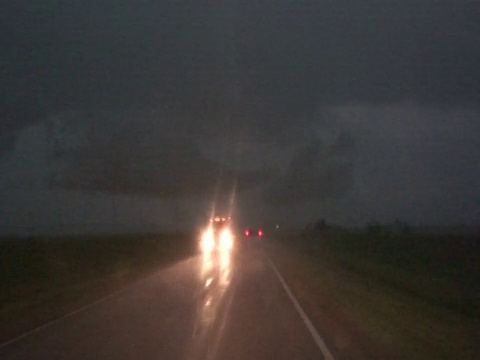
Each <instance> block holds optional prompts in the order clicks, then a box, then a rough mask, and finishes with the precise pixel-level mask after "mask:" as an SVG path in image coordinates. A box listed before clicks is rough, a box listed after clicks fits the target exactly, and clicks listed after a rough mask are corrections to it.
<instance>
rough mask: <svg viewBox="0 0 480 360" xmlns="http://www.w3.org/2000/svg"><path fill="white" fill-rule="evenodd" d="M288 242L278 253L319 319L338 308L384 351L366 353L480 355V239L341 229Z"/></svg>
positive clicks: (349, 348)
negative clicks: (479, 341) (479, 340)
mask: <svg viewBox="0 0 480 360" xmlns="http://www.w3.org/2000/svg"><path fill="white" fill-rule="evenodd" d="M277 245H278V244H277ZM281 248H282V249H283V252H284V255H283V256H282V255H281V254H279V252H278V251H277V252H276V254H277V255H276V258H275V260H276V261H277V262H278V263H279V265H280V266H281V267H282V270H283V272H284V273H285V276H286V277H287V278H288V279H287V281H288V280H290V281H289V282H290V283H291V286H292V287H293V288H294V291H295V292H296V293H297V294H299V296H300V297H301V298H302V301H303V302H304V303H306V306H307V307H308V308H309V309H310V311H311V313H313V314H314V315H315V314H316V315H317V318H319V319H320V320H319V323H320V324H321V323H322V321H324V320H325V319H322V316H324V317H325V312H326V309H327V308H329V309H333V308H335V309H336V310H338V312H339V313H341V314H343V315H342V316H343V317H344V318H346V319H348V323H349V324H353V323H355V324H358V327H357V328H359V329H360V330H361V331H362V332H363V333H365V334H367V335H368V337H369V339H371V340H372V341H373V342H372V344H373V343H376V344H378V349H383V350H385V352H382V353H381V354H382V355H375V351H370V352H368V351H367V352H366V353H368V355H366V356H363V357H364V358H366V359H367V358H370V359H375V358H377V359H382V358H390V357H389V356H390V355H385V354H391V358H398V359H478V358H480V357H479V355H480V348H479V345H478V339H479V338H480V281H479V279H480V265H479V264H480V242H479V241H478V238H475V237H465V236H454V235H450V236H438V235H435V236H434V235H426V234H400V233H382V232H378V233H370V232H364V231H347V230H338V229H337V230H328V231H324V232H322V233H319V232H316V233H315V232H310V233H306V234H303V236H292V237H289V238H285V239H283V240H282V241H281ZM280 253H281V252H280ZM286 254H288V256H285V255H286ZM291 254H296V255H295V256H292V255H291ZM326 299H329V300H328V304H327V303H326ZM322 309H323V315H322ZM353 327H355V326H352V328H353ZM327 331H330V330H327ZM342 336H343V338H345V336H346V335H342ZM342 336H340V337H342ZM334 337H335V336H334ZM337 337H338V336H337ZM332 342H334V343H336V342H337V340H335V339H333V340H332ZM345 343H348V340H345V339H343V345H342V341H340V348H341V347H342V346H344V347H345V348H344V349H343V350H342V349H340V353H343V355H344V358H346V359H348V358H355V359H357V358H361V356H360V355H358V353H357V354H356V355H352V354H355V351H352V348H353V347H355V346H357V345H358V344H357V345H356V344H355V339H352V341H351V344H347V345H345ZM336 345H337V344H336ZM370 350H371V349H370Z"/></svg>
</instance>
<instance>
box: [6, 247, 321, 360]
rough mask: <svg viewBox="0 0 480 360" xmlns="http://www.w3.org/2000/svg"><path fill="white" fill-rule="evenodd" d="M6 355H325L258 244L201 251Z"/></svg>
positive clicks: (26, 340)
mask: <svg viewBox="0 0 480 360" xmlns="http://www.w3.org/2000/svg"><path fill="white" fill-rule="evenodd" d="M0 359H3V360H11V359H29V360H36V359H49V360H50V359H52V360H53V359H69V360H74V359H105V360H107V359H115V360H122V359H142V360H147V359H180V360H181V359H185V360H191V359H231V360H235V359H262V360H263V359H276V360H281V359H288V360H292V359H324V356H323V355H322V352H321V351H320V350H319V348H318V346H317V344H316V343H315V341H314V339H313V338H312V335H311V334H310V332H309V331H308V329H307V327H306V326H305V323H304V321H303V320H302V318H301V317H300V316H299V313H298V312H297V310H296V309H295V307H294V305H293V303H292V301H291V299H290V298H289V297H288V295H287V293H286V291H285V289H284V288H283V285H282V284H281V283H280V281H279V279H278V277H277V275H276V274H275V272H274V270H273V267H272V265H271V264H270V262H269V260H268V257H267V254H266V253H265V251H264V250H263V249H262V248H261V247H260V246H250V247H247V248H243V249H239V250H236V251H233V252H223V253H213V254H202V255H198V256H196V257H193V258H191V259H188V260H185V261H183V262H180V263H178V264H176V265H175V266H173V267H171V268H168V269H164V270H159V271H158V272H156V273H155V274H153V275H151V276H149V277H148V278H145V279H143V280H141V281H138V282H136V283H135V284H134V285H132V286H130V287H128V288H127V289H125V290H124V291H122V292H120V293H116V294H113V295H112V296H109V297H107V298H105V299H102V300H101V301H98V302H96V303H94V304H92V305H91V306H88V307H86V308H84V309H82V310H81V311H78V312H76V313H74V314H72V315H69V316H67V317H65V318H63V319H60V320H58V321H55V322H53V323H50V324H48V325H47V326H44V327H42V328H41V329H39V330H37V331H35V332H33V333H31V334H29V335H27V336H25V337H23V338H21V339H18V340H17V341H14V342H12V343H10V344H7V345H5V346H2V347H0Z"/></svg>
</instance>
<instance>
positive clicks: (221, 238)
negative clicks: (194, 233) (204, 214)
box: [200, 216, 233, 252]
mask: <svg viewBox="0 0 480 360" xmlns="http://www.w3.org/2000/svg"><path fill="white" fill-rule="evenodd" d="M200 247H201V249H202V251H203V252H212V251H229V250H231V249H232V248H233V234H232V229H231V217H230V216H228V217H221V216H215V217H213V218H211V219H210V222H209V225H208V227H207V228H206V229H205V230H204V232H203V234H202V237H201V240H200Z"/></svg>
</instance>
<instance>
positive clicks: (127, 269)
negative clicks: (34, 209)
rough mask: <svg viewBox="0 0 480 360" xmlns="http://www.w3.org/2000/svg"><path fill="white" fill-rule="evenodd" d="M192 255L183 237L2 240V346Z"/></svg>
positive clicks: (189, 242) (188, 239) (191, 247)
mask: <svg viewBox="0 0 480 360" xmlns="http://www.w3.org/2000/svg"><path fill="white" fill-rule="evenodd" d="M194 252H195V246H194V243H193V241H192V236H189V235H187V234H162V235H143V236H130V235H125V236H123V235H117V236H97V237H93V236H90V237H69V238H42V237H37V238H29V239H16V238H0V342H2V341H5V340H8V339H10V338H13V337H15V336H16V335H18V334H20V333H22V332H24V331H27V330H29V329H32V328H34V327H36V326H39V325H41V324H42V323H45V322H47V321H50V320H52V319H55V318H57V317H60V316H62V315H64V314H66V313H68V312H69V311H72V310H74V309H76V308H78V307H80V306H83V305H85V304H88V303H89V302H91V301H94V300H96V299H98V298H100V297H102V296H105V295H107V294H109V293H111V292H114V291H116V290H119V289H121V288H122V287H124V286H126V285H127V284H128V283H129V282H132V281H134V280H135V279H137V278H139V277H141V276H143V275H145V274H147V273H148V272H151V271H154V270H155V269H158V268H159V267H161V266H167V265H169V264H173V263H175V262H176V261H179V260H181V259H183V258H186V257H188V256H191V255H192V254H194Z"/></svg>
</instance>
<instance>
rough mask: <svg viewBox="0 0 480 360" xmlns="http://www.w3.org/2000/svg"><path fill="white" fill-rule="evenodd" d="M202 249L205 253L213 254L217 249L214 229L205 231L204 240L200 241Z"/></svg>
mask: <svg viewBox="0 0 480 360" xmlns="http://www.w3.org/2000/svg"><path fill="white" fill-rule="evenodd" d="M200 247H201V249H202V251H203V252H211V251H212V250H213V248H214V247H215V238H214V235H213V231H212V229H207V230H205V231H204V233H203V234H202V239H201V240H200Z"/></svg>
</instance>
